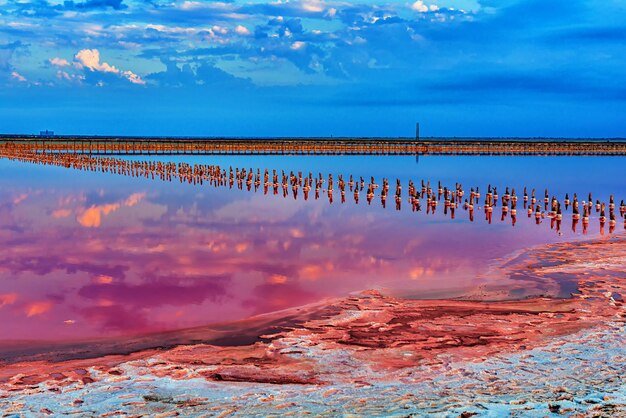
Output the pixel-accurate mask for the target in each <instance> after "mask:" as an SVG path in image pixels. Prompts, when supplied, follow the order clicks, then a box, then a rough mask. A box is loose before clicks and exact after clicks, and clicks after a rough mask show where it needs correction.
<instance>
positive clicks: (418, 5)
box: [411, 0, 428, 13]
mask: <svg viewBox="0 0 626 418" xmlns="http://www.w3.org/2000/svg"><path fill="white" fill-rule="evenodd" d="M411 9H413V10H415V11H417V12H420V13H426V12H427V11H428V6H426V5H425V4H424V2H423V1H422V0H417V1H416V2H415V3H413V4H412V5H411Z"/></svg>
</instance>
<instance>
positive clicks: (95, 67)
mask: <svg viewBox="0 0 626 418" xmlns="http://www.w3.org/2000/svg"><path fill="white" fill-rule="evenodd" d="M74 59H75V60H76V64H77V66H78V67H79V68H83V67H85V68H88V69H89V70H91V71H99V72H103V73H113V74H119V75H120V76H122V77H124V78H126V79H127V80H128V81H130V82H131V83H133V84H141V85H143V84H146V82H145V81H143V80H142V79H141V77H140V76H138V75H137V74H135V73H133V72H132V71H120V70H119V69H118V68H117V67H115V66H114V65H110V64H108V63H106V62H100V51H98V50H97V49H82V50H80V51H78V53H77V54H76V55H75V56H74Z"/></svg>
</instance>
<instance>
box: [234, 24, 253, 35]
mask: <svg viewBox="0 0 626 418" xmlns="http://www.w3.org/2000/svg"><path fill="white" fill-rule="evenodd" d="M235 32H236V33H238V34H239V35H242V36H247V35H250V30H248V28H246V27H245V26H242V25H237V27H236V28H235Z"/></svg>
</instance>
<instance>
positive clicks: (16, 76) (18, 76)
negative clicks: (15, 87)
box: [11, 71, 28, 83]
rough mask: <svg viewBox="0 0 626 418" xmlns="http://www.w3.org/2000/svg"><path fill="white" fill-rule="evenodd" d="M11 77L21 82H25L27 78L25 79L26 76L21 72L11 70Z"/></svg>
mask: <svg viewBox="0 0 626 418" xmlns="http://www.w3.org/2000/svg"><path fill="white" fill-rule="evenodd" d="M11 78H14V79H16V80H17V81H19V82H22V83H26V82H27V81H28V80H26V77H24V76H23V75H22V74H20V73H18V72H17V71H13V72H12V73H11Z"/></svg>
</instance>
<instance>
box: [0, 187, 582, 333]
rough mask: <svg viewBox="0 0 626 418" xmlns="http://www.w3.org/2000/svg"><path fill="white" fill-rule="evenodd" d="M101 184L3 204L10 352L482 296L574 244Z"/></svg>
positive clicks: (534, 231)
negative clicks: (375, 298)
mask: <svg viewBox="0 0 626 418" xmlns="http://www.w3.org/2000/svg"><path fill="white" fill-rule="evenodd" d="M97 178H98V179H101V180H100V181H98V182H96V181H94V182H93V184H88V185H84V186H82V188H80V189H78V190H77V189H76V188H74V187H70V186H68V185H64V184H62V183H61V182H59V184H57V185H56V187H55V188H54V189H47V190H38V189H34V188H33V185H34V184H35V182H32V183H29V182H28V181H24V182H23V183H24V184H18V185H16V186H15V187H14V188H13V189H5V190H4V191H3V192H2V194H1V195H0V242H1V243H2V248H3V251H2V253H0V283H1V286H0V321H2V323H3V324H4V325H3V327H2V328H1V329H0V340H3V341H4V342H5V343H7V342H9V341H18V340H67V339H89V338H97V337H105V336H106V337H109V336H111V337H112V336H119V335H134V334H141V333H147V332H156V331H163V330H169V329H180V328H185V327H192V326H197V325H204V324H210V323H216V322H223V321H230V320H235V319H241V318H246V317H248V316H250V315H254V314H258V313H264V312H271V311H276V310H280V309H285V308H289V307H293V306H298V305H303V304H306V303H310V302H314V301H317V300H319V299H321V298H324V297H331V296H340V295H345V294H347V293H349V292H353V291H359V290H363V289H370V288H382V289H387V291H389V292H391V293H394V292H395V293H403V294H410V295H414V296H419V297H458V296H464V295H476V294H478V293H480V292H481V291H482V290H484V289H485V287H484V286H485V285H488V286H491V287H498V286H500V287H502V288H503V289H506V288H507V286H508V285H510V283H511V282H507V281H506V278H502V277H499V278H498V280H500V281H499V282H497V283H496V282H494V281H493V280H494V274H493V272H492V271H491V270H490V268H489V266H490V264H491V263H492V262H493V260H495V259H497V258H499V257H505V256H506V255H508V254H510V253H511V252H513V251H515V250H518V249H522V248H526V247H528V246H530V245H535V244H540V243H545V242H550V241H557V240H562V239H564V238H562V237H560V236H559V235H558V234H556V233H554V231H552V230H550V229H549V228H547V227H542V228H537V227H536V226H535V225H533V223H534V220H533V222H531V221H530V220H525V219H523V217H521V218H522V219H520V221H519V222H518V223H517V225H516V227H515V228H511V227H510V220H507V222H506V223H504V222H503V223H501V224H499V225H492V226H487V224H486V223H485V222H484V220H483V219H482V217H483V216H484V214H482V213H480V212H477V214H476V217H477V218H479V217H480V218H481V219H480V220H481V222H480V223H479V222H475V223H469V222H467V221H460V220H454V221H452V220H450V219H448V218H447V217H444V216H443V214H442V213H441V212H442V211H441V210H439V211H438V212H437V214H436V215H428V216H429V217H426V216H425V215H421V214H420V215H416V214H414V213H411V212H410V211H402V212H396V211H393V210H389V209H387V210H383V209H381V208H380V207H368V206H367V205H364V204H361V205H358V206H357V205H354V204H353V203H350V202H348V203H347V204H345V205H340V204H337V203H335V204H334V205H329V204H328V202H327V201H323V200H320V201H308V202H304V201H302V199H300V200H293V199H291V198H287V199H284V198H283V197H282V196H280V195H279V196H273V195H271V194H270V195H267V196H264V195H263V194H262V191H259V192H258V193H254V192H246V191H245V190H244V191H239V190H226V189H212V188H209V187H204V188H200V187H196V188H194V187H188V186H187V185H180V184H168V183H156V182H150V181H148V180H143V179H127V180H126V181H122V182H121V185H120V184H117V185H116V187H115V188H113V187H107V182H106V178H107V177H106V176H105V175H101V176H98V177H97ZM24 190H27V192H24ZM418 216H419V217H418ZM459 216H460V214H458V215H457V218H458V217H459ZM522 220H523V221H524V222H522ZM498 221H499V219H498ZM569 238H572V237H571V236H570V237H569ZM496 277H497V275H496ZM533 286H537V285H536V284H534V285H533V284H531V283H529V284H528V292H529V293H532V292H533V291H535V290H536V291H541V292H543V291H546V289H545V288H541V289H538V290H537V288H534V287H533ZM481 289H482V290H481ZM548 290H549V289H548ZM507 296H510V295H508V294H507V292H506V291H505V292H504V293H503V297H507ZM517 296H523V293H522V294H521V295H520V294H519V293H517Z"/></svg>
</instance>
